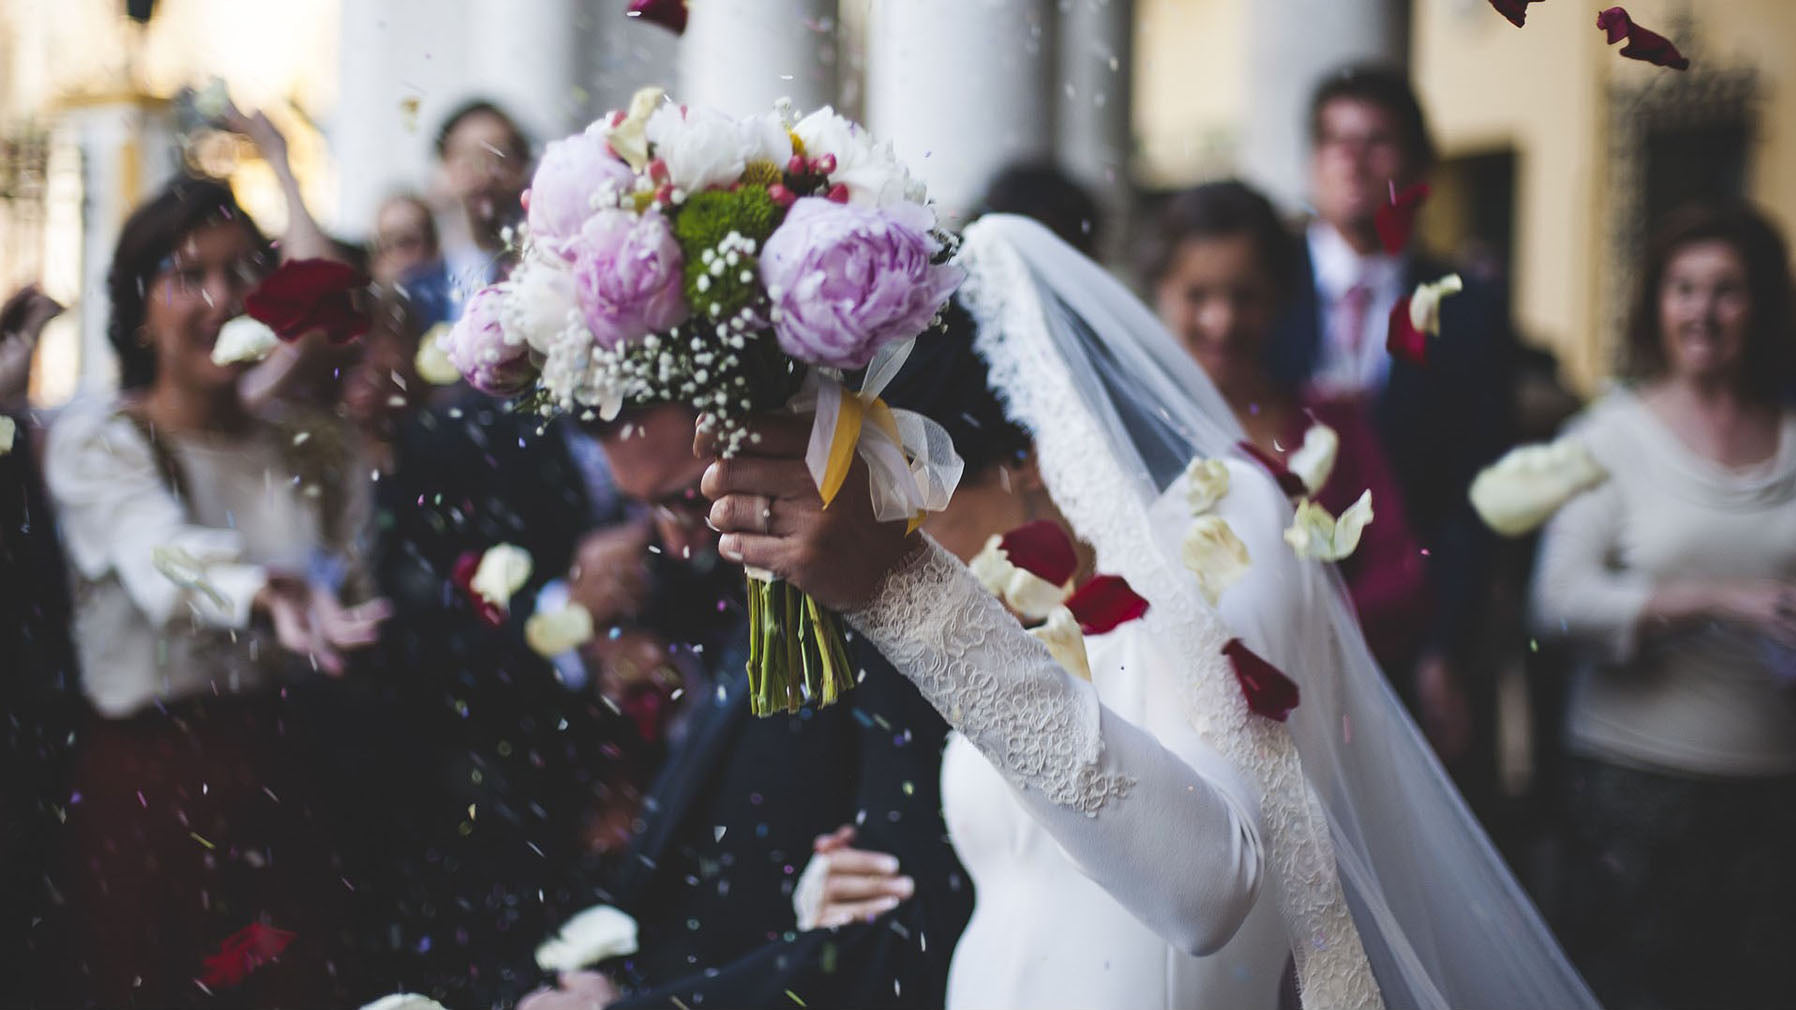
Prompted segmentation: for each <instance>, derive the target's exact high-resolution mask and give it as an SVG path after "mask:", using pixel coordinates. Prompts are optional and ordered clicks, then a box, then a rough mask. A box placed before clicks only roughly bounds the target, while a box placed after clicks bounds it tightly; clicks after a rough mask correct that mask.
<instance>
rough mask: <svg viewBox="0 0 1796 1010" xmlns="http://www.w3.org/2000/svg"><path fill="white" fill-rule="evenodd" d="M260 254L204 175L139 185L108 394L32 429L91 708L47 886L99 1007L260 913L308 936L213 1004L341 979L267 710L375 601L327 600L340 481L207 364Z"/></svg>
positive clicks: (149, 988) (355, 643) (312, 671)
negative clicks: (146, 195)
mask: <svg viewBox="0 0 1796 1010" xmlns="http://www.w3.org/2000/svg"><path fill="white" fill-rule="evenodd" d="M267 261H268V245H267V242H266V241H265V240H264V239H263V237H262V235H261V234H260V233H259V232H258V231H257V230H256V228H255V225H254V224H253V222H251V220H250V219H249V217H248V216H247V215H245V214H244V212H243V210H242V208H241V207H239V206H238V205H237V203H236V201H235V200H234V199H233V198H232V196H231V193H230V190H229V189H227V188H226V187H224V186H223V185H221V184H219V183H216V182H212V181H209V180H201V179H193V178H180V179H177V180H175V181H174V182H172V183H170V184H169V185H168V186H166V187H165V188H164V189H162V190H161V191H160V192H159V193H158V194H156V195H155V196H153V197H151V198H150V199H149V200H148V201H146V202H145V203H144V204H143V205H142V206H140V207H139V208H138V209H137V210H136V211H135V212H134V213H133V214H132V215H131V217H130V218H129V219H128V220H127V221H126V222H125V225H124V227H123V229H122V230H121V232H120V236H119V241H118V247H117V252H116V253H115V256H114V259H113V264H112V269H111V273H110V274H109V276H108V282H107V288H108V294H109V295H110V298H111V317H110V320H109V324H108V335H109V337H110V340H111V343H112V346H113V349H114V351H115V353H116V354H117V355H118V359H119V372H120V380H119V381H120V388H121V393H120V395H119V396H118V397H117V398H116V399H112V400H109V401H106V402H97V403H88V404H84V405H80V406H77V407H74V408H71V409H69V410H68V411H67V412H65V413H64V414H63V415H62V416H61V417H60V418H59V419H58V421H57V422H56V424H55V426H54V427H53V428H52V430H51V433H50V439H49V450H48V452H47V454H46V478H47V483H48V486H49V490H50V493H51V496H52V498H53V499H54V502H55V505H56V509H57V512H58V516H59V519H60V521H61V524H62V532H63V536H64V543H65V546H66V548H67V550H68V555H69V559H70V561H71V563H72V568H73V574H74V582H75V600H76V603H75V608H74V617H73V622H74V631H75V640H76V644H77V647H78V649H79V656H80V661H81V668H82V672H81V685H80V686H81V691H82V694H83V695H84V696H85V698H86V699H87V702H88V703H89V705H90V706H91V712H90V713H89V715H88V716H87V717H86V719H85V720H84V723H85V725H84V728H83V730H82V732H81V733H80V735H79V737H78V743H77V748H76V753H75V758H74V761H75V768H74V785H73V788H72V795H78V796H79V797H80V800H79V802H78V803H74V804H72V805H71V806H70V808H69V822H68V827H67V837H68V843H67V845H66V848H65V852H64V855H65V856H66V857H67V860H68V864H69V871H68V872H67V873H66V875H65V876H64V878H63V882H64V884H65V886H66V887H68V889H69V890H68V892H67V898H68V902H67V908H68V909H69V911H70V913H71V914H72V916H73V918H74V923H73V930H74V938H73V941H72V942H73V943H74V944H75V947H74V949H75V950H77V951H79V953H80V956H81V957H82V959H83V960H84V961H85V962H86V969H87V972H88V978H87V980H86V985H87V987H88V989H89V992H88V994H87V998H89V999H92V1000H95V1001H97V1002H99V1003H100V1004H102V1005H108V1006H127V1005H157V1006H186V1005H192V1004H197V1003H200V1002H204V1001H205V1000H206V999H207V998H208V997H207V996H206V995H205V993H204V992H202V991H201V990H200V989H199V988H198V987H196V986H195V985H194V984H193V979H194V978H195V977H198V976H200V975H201V974H202V963H203V959H204V958H205V957H206V956H208V955H210V954H212V953H214V952H216V951H217V949H218V947H219V944H220V941H222V940H223V939H224V938H225V937H227V936H229V935H231V934H232V933H234V932H236V931H237V930H239V929H242V928H244V927H245V926H247V925H248V924H250V923H252V922H257V921H263V922H264V923H265V924H272V925H274V926H276V927H279V928H283V929H288V930H292V931H294V932H296V933H299V934H301V935H306V936H310V937H312V938H313V942H311V943H308V944H305V945H296V946H295V947H294V948H293V949H292V950H291V951H290V952H289V953H290V955H291V956H290V957H283V958H282V960H281V961H280V962H279V963H278V964H277V965H273V966H270V967H269V968H268V969H267V970H265V971H259V972H257V973H255V974H254V975H253V976H252V977H251V978H250V979H248V980H247V981H246V983H245V984H244V986H243V987H242V988H241V989H240V990H238V992H236V993H235V994H234V1001H235V1002H238V1003H239V1004H241V1005H266V1004H273V1003H282V1004H287V1005H291V1004H293V1003H305V1004H311V1005H326V1004H329V1003H333V1002H339V1001H341V999H342V997H343V995H344V994H343V993H342V992H340V991H338V990H336V989H335V988H334V985H333V978H332V975H331V973H330V972H329V971H327V969H326V965H325V961H326V960H327V959H328V958H329V956H330V951H331V949H332V947H331V942H330V939H329V938H330V937H331V936H332V935H333V933H334V930H335V928H336V927H337V925H338V924H339V923H340V919H339V918H338V914H339V912H340V910H341V909H340V904H341V898H342V896H343V895H344V894H345V893H346V892H345V888H344V886H343V883H342V882H341V880H340V878H339V874H338V873H337V872H336V870H335V869H334V867H333V865H332V851H331V850H332V846H331V843H330V838H331V830H332V827H333V826H332V825H330V824H328V823H325V822H326V821H327V820H328V813H327V811H328V809H329V803H328V800H327V799H326V798H324V797H320V796H318V795H316V793H315V790H314V789H313V785H314V783H312V782H311V780H310V779H309V778H308V776H307V774H306V770H305V769H304V768H303V767H300V766H298V765H297V764H296V763H295V762H293V761H292V760H291V757H292V749H291V748H292V744H291V741H290V738H291V736H292V735H293V734H296V733H303V732H307V731H309V729H311V728H308V727H299V726H294V725H292V724H291V723H290V722H289V721H288V716H289V712H288V710H287V708H286V706H285V704H284V701H283V694H282V692H281V690H280V689H281V687H282V685H283V684H287V683H290V682H294V681H296V680H303V679H305V678H310V677H317V676H321V675H324V676H340V675H343V674H345V673H347V672H348V670H349V666H350V661H351V659H352V657H353V656H354V654H355V653H356V652H357V651H358V650H360V649H362V648H363V647H365V646H367V645H369V644H371V643H372V642H373V641H374V638H375V634H376V629H377V628H378V625H379V623H380V621H381V619H382V618H383V617H384V615H385V612H386V605H385V603H384V601H378V600H374V601H369V602H364V603H360V604H357V605H347V604H346V603H345V602H343V598H342V597H340V596H339V592H340V591H342V592H346V593H353V592H355V589H354V583H355V580H354V578H353V577H352V575H345V576H343V577H340V578H333V577H332V576H333V574H334V573H346V572H347V573H353V571H354V569H355V568H356V567H357V565H358V563H359V560H360V559H358V558H356V557H354V556H353V555H352V554H351V553H350V552H349V550H348V547H349V544H350V538H351V537H352V535H353V532H352V531H354V530H355V529H356V528H357V527H358V521H357V520H356V518H355V513H356V509H357V507H358V506H357V503H358V500H359V498H360V496H359V494H358V492H359V487H358V486H357V485H356V484H355V483H354V482H353V481H349V480H347V479H345V478H346V475H345V474H344V473H343V472H342V471H341V469H337V468H333V467H332V465H331V463H332V461H330V460H326V459H320V458H318V457H317V456H316V455H315V454H313V453H311V452H309V451H308V450H307V449H306V448H305V445H304V444H303V443H302V444H295V439H294V438H293V436H292V433H291V432H289V431H287V430H284V429H282V428H280V427H279V426H277V425H275V424H273V423H272V422H268V421H264V420H261V419H258V418H257V417H255V416H254V415H252V414H250V413H249V412H248V411H247V410H246V409H245V407H244V405H243V401H242V399H241V398H240V397H239V395H238V383H239V381H240V379H241V377H242V374H243V371H244V366H241V365H218V364H215V363H213V361H212V359H211V353H212V346H213V343H214V341H215V340H216V339H217V336H218V332H219V329H220V327H221V326H222V325H223V324H224V323H225V321H226V320H228V319H230V318H231V317H233V316H235V315H236V314H238V313H239V312H240V311H241V303H242V299H243V296H244V294H245V293H246V292H247V291H248V290H250V288H251V287H252V286H253V285H254V284H255V282H256V279H257V278H258V277H259V276H260V275H261V274H262V271H263V270H264V269H265V264H266V263H267ZM350 598H351V599H353V597H350ZM314 803H316V804H318V807H317V809H316V810H314V809H312V807H313V804H314Z"/></svg>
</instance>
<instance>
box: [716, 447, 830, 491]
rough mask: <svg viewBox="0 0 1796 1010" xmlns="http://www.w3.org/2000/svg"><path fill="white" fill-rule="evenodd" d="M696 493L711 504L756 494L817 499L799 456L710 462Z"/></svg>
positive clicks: (738, 457)
mask: <svg viewBox="0 0 1796 1010" xmlns="http://www.w3.org/2000/svg"><path fill="white" fill-rule="evenodd" d="M698 489H699V491H700V492H701V493H702V494H703V495H704V496H705V497H706V498H709V499H711V500H712V501H716V500H717V499H719V498H722V497H723V496H724V495H728V494H758V495H765V496H767V497H769V498H791V499H796V500H804V499H806V498H817V482H816V481H814V480H812V479H811V471H810V469H809V468H807V467H806V466H805V465H804V459H803V458H802V457H799V456H786V457H781V458H778V459H764V458H761V457H758V456H735V457H732V458H730V459H719V460H713V461H712V462H711V465H710V466H708V467H706V468H705V475H704V477H702V478H700V480H699V484H698ZM819 500H821V499H819Z"/></svg>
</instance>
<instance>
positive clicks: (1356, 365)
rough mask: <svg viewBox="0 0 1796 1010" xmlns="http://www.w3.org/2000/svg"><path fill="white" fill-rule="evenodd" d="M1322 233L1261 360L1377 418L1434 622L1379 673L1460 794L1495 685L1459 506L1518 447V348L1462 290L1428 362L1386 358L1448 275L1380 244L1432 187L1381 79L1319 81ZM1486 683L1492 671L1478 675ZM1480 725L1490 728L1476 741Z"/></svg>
mask: <svg viewBox="0 0 1796 1010" xmlns="http://www.w3.org/2000/svg"><path fill="white" fill-rule="evenodd" d="M1310 135H1311V142H1312V151H1311V155H1310V185H1311V196H1312V199H1313V201H1314V205H1315V218H1314V219H1313V220H1312V221H1311V222H1310V223H1309V225H1308V228H1307V230H1306V234H1305V235H1304V238H1305V242H1304V243H1303V244H1302V245H1303V250H1304V254H1305V255H1304V259H1305V270H1304V272H1303V275H1304V276H1305V277H1306V279H1307V283H1305V284H1302V285H1301V286H1300V288H1299V291H1298V297H1297V298H1295V299H1294V304H1293V305H1292V306H1291V308H1290V311H1289V312H1288V314H1287V316H1286V318H1285V319H1284V320H1283V321H1282V323H1281V324H1280V326H1279V327H1278V328H1277V330H1276V331H1275V333H1274V336H1273V338H1272V340H1271V342H1270V345H1269V349H1268V353H1269V355H1270V358H1271V362H1270V363H1271V366H1272V368H1273V369H1274V370H1275V371H1276V372H1277V373H1278V374H1279V375H1280V376H1281V377H1282V378H1286V379H1288V380H1290V381H1292V382H1293V383H1294V384H1296V385H1297V386H1299V387H1304V388H1309V389H1311V390H1313V391H1315V392H1317V393H1319V394H1321V395H1325V396H1339V397H1360V398H1363V399H1365V400H1366V401H1367V402H1368V403H1369V405H1370V407H1371V410H1372V414H1373V419H1374V422H1375V424H1376V426H1377V429H1378V431H1379V434H1380V436H1381V441H1382V442H1383V446H1384V449H1385V452H1386V454H1387V455H1388V457H1389V459H1390V462H1391V467H1392V470H1393V471H1394V472H1395V475H1396V478H1397V482H1398V484H1399V486H1400V487H1401V489H1402V492H1403V496H1404V504H1405V505H1406V507H1407V508H1408V512H1409V516H1410V519H1411V521H1412V524H1413V525H1414V526H1415V528H1416V532H1417V534H1418V535H1419V537H1420V538H1421V540H1422V542H1423V544H1424V547H1425V549H1426V551H1427V553H1428V555H1429V576H1430V581H1431V583H1432V591H1433V598H1434V618H1433V619H1432V622H1431V625H1430V626H1429V627H1428V628H1427V629H1426V631H1425V634H1424V635H1423V636H1422V646H1421V649H1420V654H1419V655H1418V656H1417V658H1416V661H1415V663H1414V665H1413V668H1412V669H1410V670H1399V669H1393V670H1389V671H1387V672H1388V673H1389V674H1390V675H1391V677H1392V679H1393V680H1394V681H1395V682H1396V686H1397V687H1398V689H1399V691H1400V693H1402V694H1403V695H1404V696H1405V697H1406V699H1407V700H1408V701H1409V702H1410V704H1411V705H1412V706H1413V708H1414V709H1415V711H1416V712H1417V715H1418V719H1419V721H1420V722H1421V723H1422V726H1423V728H1424V730H1426V731H1427V733H1428V736H1429V738H1430V740H1431V741H1432V742H1433V743H1434V745H1435V748H1436V750H1437V751H1438V752H1439V753H1440V755H1441V757H1442V758H1443V760H1445V761H1447V762H1448V763H1449V764H1450V765H1454V764H1457V765H1459V766H1460V767H1458V768H1456V773H1458V775H1459V778H1460V781H1461V785H1462V787H1469V788H1470V790H1471V791H1473V792H1476V791H1477V788H1478V786H1476V785H1473V784H1472V783H1471V781H1469V780H1475V779H1484V778H1485V777H1486V776H1485V774H1484V772H1482V771H1479V770H1477V769H1475V768H1473V767H1469V766H1468V765H1467V763H1468V762H1470V763H1471V765H1475V766H1485V765H1488V764H1489V757H1490V754H1491V751H1490V739H1489V734H1488V728H1489V716H1490V713H1491V706H1490V704H1489V702H1488V699H1489V698H1490V697H1491V685H1490V682H1489V677H1488V676H1480V675H1479V674H1480V672H1481V671H1479V669H1478V667H1479V663H1478V651H1479V650H1478V647H1477V646H1478V632H1479V631H1480V625H1481V616H1482V615H1483V613H1484V612H1485V607H1486V601H1487V597H1488V594H1489V589H1490V583H1491V580H1492V575H1493V569H1492V564H1493V555H1494V546H1495V545H1494V540H1493V538H1492V536H1491V534H1490V532H1489V531H1488V530H1487V529H1485V527H1484V526H1483V524H1482V523H1480V522H1479V520H1478V518H1477V516H1476V514H1475V513H1474V512H1473V511H1472V509H1471V505H1470V503H1469V501H1468V500H1467V497H1466V494H1467V489H1468V487H1469V486H1470V483H1471V479H1472V478H1473V477H1474V476H1475V475H1476V474H1477V472H1478V470H1479V469H1480V468H1481V467H1482V466H1484V465H1485V464H1486V463H1488V462H1489V461H1491V460H1492V459H1494V458H1496V457H1497V456H1498V455H1500V454H1501V453H1502V452H1503V450H1504V449H1505V448H1507V446H1508V445H1509V444H1510V442H1511V440H1512V427H1513V407H1512V402H1513V395H1514V373H1515V364H1514V363H1515V358H1516V348H1515V342H1514V337H1513V334H1512V332H1511V330H1510V327H1509V317H1508V312H1507V309H1506V306H1505V301H1504V298H1503V296H1502V295H1501V293H1499V292H1496V291H1492V290H1491V289H1490V288H1489V287H1488V286H1486V285H1483V284H1481V283H1479V282H1478V281H1477V280H1476V279H1475V278H1473V277H1467V278H1466V279H1465V280H1466V287H1465V290H1464V292H1462V293H1461V294H1458V295H1454V296H1452V297H1449V298H1447V299H1445V300H1444V301H1443V302H1442V308H1441V327H1440V337H1439V338H1438V339H1431V340H1430V341H1429V345H1428V352H1427V363H1426V364H1416V363H1413V362H1410V361H1407V360H1403V359H1399V358H1394V357H1393V356H1392V355H1391V354H1390V353H1389V352H1387V351H1386V349H1385V336H1386V332H1387V326H1388V320H1389V317H1390V313H1391V309H1392V307H1393V306H1394V305H1395V304H1396V303H1397V301H1398V300H1399V299H1400V298H1403V297H1405V296H1407V295H1408V294H1409V293H1410V292H1412V291H1413V290H1415V287H1416V285H1417V284H1419V283H1421V282H1424V281H1431V280H1435V279H1438V278H1439V277H1441V276H1443V275H1445V274H1447V273H1450V272H1452V271H1451V269H1450V268H1449V267H1448V266H1446V265H1445V264H1442V263H1439V262H1436V261H1434V260H1432V259H1429V258H1428V257H1427V256H1426V255H1424V254H1423V253H1421V252H1420V251H1419V250H1417V249H1416V248H1415V247H1414V246H1413V244H1412V245H1411V246H1409V247H1406V248H1404V249H1402V250H1400V251H1398V252H1397V253H1395V254H1390V253H1387V252H1386V251H1385V250H1384V249H1383V248H1382V246H1381V244H1380V239H1379V235H1378V232H1377V229H1376V227H1375V225H1374V221H1375V218H1376V215H1377V213H1378V210H1379V208H1380V207H1382V206H1385V205H1387V204H1388V203H1389V202H1390V200H1391V194H1392V189H1393V187H1395V190H1396V191H1398V192H1401V191H1402V190H1403V189H1405V188H1406V187H1408V186H1410V185H1412V184H1414V183H1416V182H1419V181H1421V180H1422V178H1423V177H1424V176H1425V175H1426V173H1427V171H1428V169H1429V168H1430V167H1431V165H1432V163H1433V159H1434V149H1433V146H1432V143H1431V142H1430V140H1429V136H1428V129H1427V124H1426V121H1425V119H1424V117H1423V113H1422V109H1421V106H1420V104H1419V103H1418V102H1417V100H1416V97H1415V94H1414V92H1413V91H1411V89H1410V87H1409V83H1408V81H1407V80H1406V79H1405V78H1404V77H1403V76H1402V75H1401V74H1399V73H1396V72H1394V71H1390V70H1385V69H1382V68H1376V67H1359V68H1352V69H1349V70H1346V71H1343V72H1340V73H1337V74H1335V75H1332V76H1330V77H1328V78H1326V79H1325V80H1324V81H1323V82H1322V84H1321V86H1320V87H1319V88H1318V89H1317V91H1316V94H1315V97H1314V99H1313V101H1312V102H1311V106H1310ZM1483 672H1485V673H1487V672H1488V671H1483ZM1480 723H1482V724H1483V726H1482V727H1480Z"/></svg>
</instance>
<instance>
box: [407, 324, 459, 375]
mask: <svg viewBox="0 0 1796 1010" xmlns="http://www.w3.org/2000/svg"><path fill="white" fill-rule="evenodd" d="M454 328H455V327H454V326H453V325H452V324H450V323H438V324H436V325H435V326H432V327H431V328H430V329H428V330H426V331H424V336H423V337H422V338H420V339H419V340H418V355H417V357H415V358H413V359H412V367H414V368H416V369H417V370H418V378H420V379H423V380H424V381H425V382H428V383H430V384H431V385H433V386H453V385H455V384H456V383H458V382H460V381H461V372H460V371H459V370H457V369H456V367H455V362H453V361H450V360H449V352H448V351H447V350H444V348H443V341H444V338H446V337H448V336H449V331H450V330H452V329H454Z"/></svg>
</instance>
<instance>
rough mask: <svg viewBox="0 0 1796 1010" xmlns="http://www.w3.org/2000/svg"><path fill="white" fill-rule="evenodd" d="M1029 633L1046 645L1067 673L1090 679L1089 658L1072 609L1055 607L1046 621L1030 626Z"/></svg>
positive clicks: (1050, 653) (1082, 678)
mask: <svg viewBox="0 0 1796 1010" xmlns="http://www.w3.org/2000/svg"><path fill="white" fill-rule="evenodd" d="M1029 634H1031V635H1034V636H1035V638H1036V640H1037V641H1039V642H1041V644H1043V645H1045V646H1047V647H1048V654H1049V655H1051V656H1053V657H1054V662H1056V663H1059V664H1060V665H1061V667H1062V668H1063V669H1065V670H1066V672H1067V673H1070V674H1072V675H1073V676H1075V677H1078V678H1079V679H1080V680H1090V679H1091V659H1090V658H1089V657H1088V656H1087V655H1086V654H1085V635H1084V634H1083V633H1082V632H1080V631H1079V619H1078V618H1076V617H1074V616H1073V612H1072V611H1070V610H1068V609H1066V608H1065V607H1055V608H1054V612H1053V613H1051V614H1049V615H1048V619H1047V621H1046V623H1044V624H1042V625H1041V626H1040V627H1036V628H1030V629H1029Z"/></svg>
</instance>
